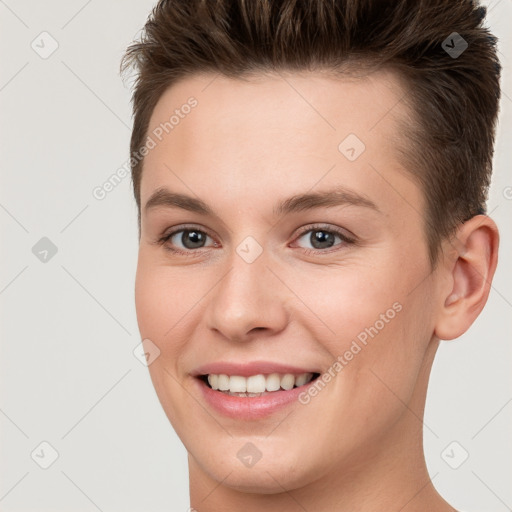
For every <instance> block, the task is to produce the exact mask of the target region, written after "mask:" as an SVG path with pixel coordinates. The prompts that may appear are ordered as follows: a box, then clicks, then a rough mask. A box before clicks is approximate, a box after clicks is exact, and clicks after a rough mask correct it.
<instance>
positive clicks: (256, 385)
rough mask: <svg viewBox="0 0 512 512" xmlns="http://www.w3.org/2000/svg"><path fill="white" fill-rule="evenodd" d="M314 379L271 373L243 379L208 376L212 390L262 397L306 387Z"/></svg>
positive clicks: (303, 374)
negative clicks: (263, 394)
mask: <svg viewBox="0 0 512 512" xmlns="http://www.w3.org/2000/svg"><path fill="white" fill-rule="evenodd" d="M312 377H313V374H312V373H301V374H300V375H293V374H291V373H285V374H282V375H280V374H279V373H271V374H269V375H266V376H265V375H263V374H258V375H251V376H250V377H241V376H240V375H231V376H229V375H225V374H220V375H215V374H210V375H208V383H209V384H210V386H211V388H212V389H215V390H219V391H224V392H226V393H228V394H232V393H234V394H236V396H260V394H262V393H267V392H271V391H279V390H280V389H284V390H290V389H293V388H294V387H298V386H304V384H306V383H308V382H309V381H310V380H311V379H312Z"/></svg>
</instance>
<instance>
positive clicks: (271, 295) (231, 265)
mask: <svg viewBox="0 0 512 512" xmlns="http://www.w3.org/2000/svg"><path fill="white" fill-rule="evenodd" d="M271 265H272V263H271V262H270V261H269V259H268V258H267V257H266V255H265V251H263V253H262V254H261V255H260V256H259V257H258V258H257V259H256V260H255V261H253V262H252V263H248V262H247V261H245V260H244V259H243V258H242V257H240V256H239V255H238V254H237V253H236V252H234V253H233V256H232V257H231V258H230V259H229V262H227V266H226V269H227V270H226V271H225V272H223V274H224V277H222V279H220V281H219V282H218V284H217V285H216V286H215V287H214V289H213V290H212V292H211V293H210V294H208V296H209V304H208V307H207V309H206V311H205V315H206V316H205V318H206V322H207V325H208V328H209V329H211V330H214V331H217V332H218V333H219V334H221V335H222V336H223V337H224V338H225V339H227V340H230V341H236V342H243V341H250V340H251V339H252V338H254V336H255V335H256V336H258V337H261V336H271V335H273V334H276V333H278V332H280V331H282V330H283V329H285V327H286V325H287V323H288V318H289V313H288V311H287V304H289V302H290V301H289V297H288V296H287V293H288V290H287V288H286V287H285V286H283V284H282V283H281V282H280V281H279V279H278V278H277V277H276V275H275V273H274V272H273V271H271V270H270V269H269V267H270V266H271ZM276 270H277V269H276Z"/></svg>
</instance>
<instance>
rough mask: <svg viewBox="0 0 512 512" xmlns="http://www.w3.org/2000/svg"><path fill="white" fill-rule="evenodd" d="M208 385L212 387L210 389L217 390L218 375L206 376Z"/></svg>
mask: <svg viewBox="0 0 512 512" xmlns="http://www.w3.org/2000/svg"><path fill="white" fill-rule="evenodd" d="M208 384H210V386H211V387H212V389H219V376H218V375H213V374H211V375H208Z"/></svg>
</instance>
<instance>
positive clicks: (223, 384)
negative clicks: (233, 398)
mask: <svg viewBox="0 0 512 512" xmlns="http://www.w3.org/2000/svg"><path fill="white" fill-rule="evenodd" d="M217 386H219V391H229V377H228V376H227V375H224V374H222V375H219V379H218V380H217Z"/></svg>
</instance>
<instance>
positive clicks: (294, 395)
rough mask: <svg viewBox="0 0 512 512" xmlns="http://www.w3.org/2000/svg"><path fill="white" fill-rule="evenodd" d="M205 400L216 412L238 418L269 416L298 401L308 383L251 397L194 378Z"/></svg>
mask: <svg viewBox="0 0 512 512" xmlns="http://www.w3.org/2000/svg"><path fill="white" fill-rule="evenodd" d="M195 380H196V381H197V383H198V385H199V387H200V389H201V392H202V393H203V396H204V398H205V400H206V402H207V403H208V404H209V405H210V406H211V407H212V408H213V409H215V410H216V411H217V412H219V413H221V414H223V415H225V416H229V417H230V418H235V419H239V420H255V419H259V418H264V417H265V416H269V415H270V414H273V413H275V412H277V411H279V410H281V409H284V408H285V407H286V406H287V405H290V404H292V403H294V402H295V403H296V402H298V398H299V395H300V394H301V393H302V392H303V391H304V390H305V389H306V388H307V387H308V385H309V384H310V383H308V384H304V386H299V387H297V388H293V389H290V390H288V391H285V390H282V391H272V392H270V393H268V394H267V395H263V396H253V397H238V396H231V395H227V394H225V393H222V392H221V391H215V390H214V389H212V388H210V387H209V386H207V385H206V383H205V382H204V381H202V380H201V379H198V378H195Z"/></svg>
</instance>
